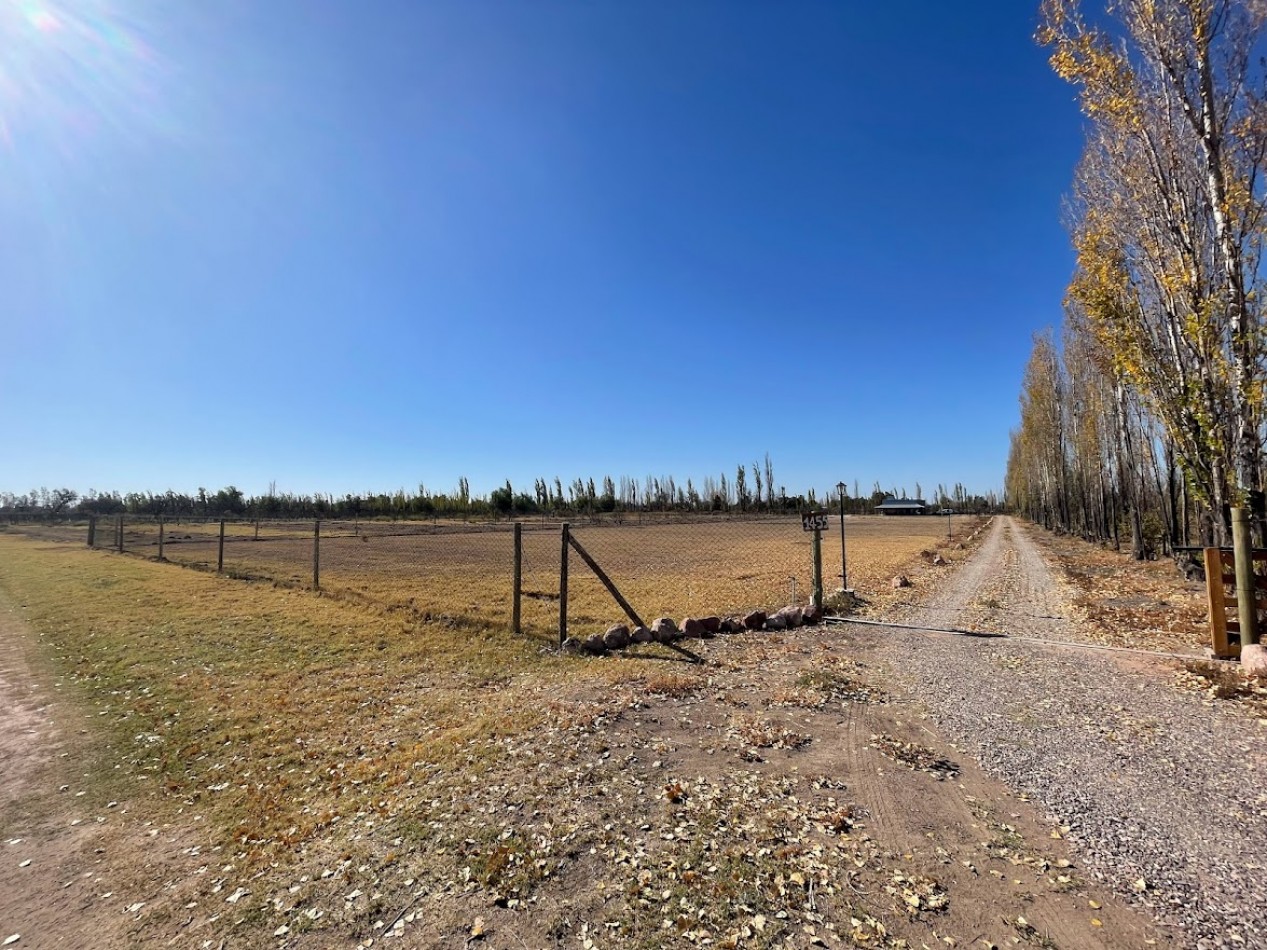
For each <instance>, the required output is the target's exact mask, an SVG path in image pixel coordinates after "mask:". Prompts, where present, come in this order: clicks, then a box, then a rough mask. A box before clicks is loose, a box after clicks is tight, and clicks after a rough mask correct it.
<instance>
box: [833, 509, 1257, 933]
mask: <svg viewBox="0 0 1267 950" xmlns="http://www.w3.org/2000/svg"><path fill="white" fill-rule="evenodd" d="M1068 615H1069V610H1068V606H1067V600H1066V598H1065V596H1064V594H1063V592H1062V589H1061V587H1060V585H1059V584H1058V583H1057V582H1056V580H1055V578H1054V577H1053V576H1052V572H1051V570H1050V569H1049V568H1048V566H1047V564H1046V563H1045V561H1044V560H1043V558H1042V556H1041V555H1040V554H1039V553H1038V551H1037V549H1036V548H1035V546H1034V544H1033V542H1032V541H1030V540H1029V539H1028V538H1027V537H1026V535H1025V534H1024V532H1023V531H1021V530H1020V529H1019V528H1018V527H1017V526H1016V525H1015V524H1014V523H1013V522H1012V520H1011V519H1010V518H999V519H996V521H995V524H994V526H993V527H992V529H991V532H990V535H989V536H988V538H987V539H986V541H985V543H984V544H983V545H982V547H981V549H980V550H979V551H978V552H977V554H976V555H975V556H974V557H973V558H972V559H971V561H970V562H969V563H968V564H967V565H965V566H964V568H963V569H962V570H961V571H960V572H959V573H958V574H957V575H956V576H955V577H954V578H952V579H950V580H949V581H948V582H947V583H946V585H945V586H944V587H943V589H941V590H939V591H938V592H937V594H936V595H934V596H933V598H932V599H931V601H930V602H929V603H928V604H926V605H924V606H923V607H922V608H920V609H915V610H909V611H907V612H906V614H905V615H904V616H900V617H896V618H893V619H898V620H901V621H902V622H905V623H916V624H924V625H928V626H943V627H945V626H956V627H962V628H972V629H986V630H995V631H998V632H1008V633H1015V634H1021V635H1025V636H1030V637H1043V638H1046V639H1051V640H1065V641H1068V640H1074V639H1076V636H1075V632H1076V631H1075V630H1074V627H1073V625H1074V621H1072V620H1070V619H1067V618H1068ZM853 632H854V635H855V636H857V637H858V638H859V640H863V641H865V642H866V643H868V644H870V645H872V646H873V647H874V649H876V650H877V651H878V655H879V656H880V657H881V658H883V661H884V662H885V664H886V665H887V666H889V667H890V668H891V669H893V670H894V671H895V672H896V674H897V675H898V676H899V678H901V679H904V680H906V681H907V685H909V686H910V687H911V688H912V689H913V690H914V691H915V692H916V694H917V695H919V696H920V697H921V699H922V700H923V701H924V702H925V703H926V705H927V706H928V708H929V712H930V714H931V715H932V718H933V719H934V720H935V721H936V722H937V723H938V725H939V726H940V727H941V729H942V730H943V731H944V732H945V733H946V734H947V735H948V736H949V737H951V738H953V739H954V740H955V741H956V742H957V743H958V744H959V745H960V746H961V747H962V748H964V749H965V750H967V751H969V752H971V753H972V754H974V755H976V757H977V758H978V759H979V760H980V762H981V764H982V765H983V766H984V767H985V769H986V770H987V771H988V772H991V773H993V774H995V775H997V776H998V777H1000V778H1002V779H1003V780H1004V781H1006V782H1007V783H1008V784H1009V785H1011V786H1012V787H1013V788H1015V789H1016V790H1017V791H1019V792H1021V793H1022V794H1024V795H1026V796H1028V797H1029V798H1030V799H1032V800H1033V801H1035V802H1037V803H1039V804H1041V805H1042V806H1044V807H1045V808H1046V809H1047V810H1048V811H1049V812H1050V814H1051V816H1052V817H1053V818H1054V819H1055V820H1056V821H1057V822H1058V823H1059V824H1060V825H1061V826H1062V827H1063V829H1064V834H1065V836H1066V837H1068V838H1070V839H1071V840H1072V841H1073V842H1074V844H1075V845H1076V846H1078V847H1079V848H1080V849H1081V850H1082V852H1083V855H1082V865H1083V867H1085V868H1086V869H1087V870H1088V871H1089V872H1090V873H1092V874H1093V875H1095V876H1096V877H1098V878H1099V879H1101V880H1102V881H1104V882H1106V883H1107V884H1109V885H1110V886H1111V887H1112V888H1113V889H1115V890H1117V891H1119V892H1120V893H1122V894H1124V895H1127V896H1128V897H1130V898H1131V899H1132V900H1133V901H1135V902H1136V903H1138V904H1141V905H1143V906H1145V907H1147V908H1149V909H1150V911H1151V912H1152V913H1153V915H1154V916H1155V917H1156V919H1157V920H1158V921H1159V922H1160V923H1162V924H1164V925H1166V926H1168V927H1171V928H1174V930H1175V932H1176V941H1177V943H1178V944H1180V945H1183V946H1193V947H1198V948H1210V947H1224V946H1228V947H1231V946H1267V905H1265V904H1264V902H1263V901H1262V898H1261V886H1260V881H1261V877H1262V871H1263V867H1264V864H1265V863H1267V818H1265V817H1264V813H1263V806H1264V804H1267V782H1265V781H1264V780H1265V779H1267V767H1265V766H1267V729H1265V728H1264V726H1263V724H1262V722H1260V721H1259V720H1256V719H1254V718H1251V717H1249V716H1247V715H1245V714H1244V713H1243V712H1238V711H1236V710H1232V709H1227V708H1220V707H1219V706H1218V705H1217V704H1214V703H1211V702H1210V701H1208V700H1205V699H1203V698H1202V697H1201V696H1200V695H1198V694H1193V693H1185V692H1181V691H1178V690H1176V689H1175V688H1174V687H1173V686H1172V685H1171V682H1170V680H1171V676H1172V674H1173V671H1174V669H1175V668H1176V666H1175V664H1174V663H1173V662H1169V661H1164V660H1152V659H1141V658H1140V657H1137V656H1124V655H1121V654H1114V655H1108V654H1104V653H1102V652H1097V651H1084V650H1078V649H1074V648H1070V647H1058V646H1054V645H1053V646H1047V645H1044V644H1034V643H1031V642H1021V641H1012V640H1007V639H978V638H970V637H960V636H950V635H946V634H936V633H923V632H911V631H906V632H900V631H888V630H876V629H875V628H854V630H853Z"/></svg>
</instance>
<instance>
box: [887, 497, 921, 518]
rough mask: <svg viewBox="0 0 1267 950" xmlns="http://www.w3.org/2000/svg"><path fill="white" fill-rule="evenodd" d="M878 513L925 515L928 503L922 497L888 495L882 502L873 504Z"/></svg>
mask: <svg viewBox="0 0 1267 950" xmlns="http://www.w3.org/2000/svg"><path fill="white" fill-rule="evenodd" d="M875 511H876V514H879V515H925V514H928V504H927V503H926V502H925V501H924V499H923V498H894V497H893V496H892V495H889V496H888V497H887V498H885V499H884V501H883V502H881V503H880V504H878V505H876V506H875Z"/></svg>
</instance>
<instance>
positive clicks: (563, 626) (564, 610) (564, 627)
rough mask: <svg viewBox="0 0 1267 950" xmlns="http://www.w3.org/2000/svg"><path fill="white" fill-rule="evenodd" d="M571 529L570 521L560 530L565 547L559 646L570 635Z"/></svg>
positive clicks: (560, 572)
mask: <svg viewBox="0 0 1267 950" xmlns="http://www.w3.org/2000/svg"><path fill="white" fill-rule="evenodd" d="M570 532H571V529H570V527H569V525H568V523H567V522H566V521H565V522H564V523H563V530H562V531H561V532H560V534H561V537H562V541H563V549H562V553H561V554H560V555H559V646H560V647H562V646H563V641H564V640H566V639H567V637H568V546H569V545H568V535H569V534H570Z"/></svg>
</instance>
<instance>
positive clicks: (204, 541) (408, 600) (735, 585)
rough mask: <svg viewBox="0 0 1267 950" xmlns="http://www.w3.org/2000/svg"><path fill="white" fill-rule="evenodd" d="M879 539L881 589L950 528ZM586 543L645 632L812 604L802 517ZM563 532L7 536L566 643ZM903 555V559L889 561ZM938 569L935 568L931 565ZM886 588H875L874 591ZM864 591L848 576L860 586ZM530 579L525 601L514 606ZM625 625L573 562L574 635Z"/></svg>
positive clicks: (680, 527) (245, 530) (871, 542)
mask: <svg viewBox="0 0 1267 950" xmlns="http://www.w3.org/2000/svg"><path fill="white" fill-rule="evenodd" d="M847 520H848V521H849V522H850V524H851V525H852V527H851V528H850V530H851V532H853V533H854V535H855V537H857V536H858V534H859V533H861V535H862V536H863V538H864V539H865V541H864V543H865V551H866V555H865V557H864V558H863V559H861V560H862V563H861V564H860V565H858V566H859V567H861V570H862V573H863V574H864V575H868V576H865V577H864V578H860V579H863V580H864V582H866V583H867V584H868V585H869V586H870V585H873V584H877V583H881V582H884V581H886V580H887V578H884V577H883V575H882V573H881V572H884V571H888V570H890V568H891V566H892V565H896V564H897V563H899V562H900V561H902V560H903V559H905V558H907V557H909V556H910V555H911V554H913V553H915V550H917V549H918V547H919V546H921V545H923V544H926V543H931V541H932V540H933V539H934V538H935V537H937V536H938V535H939V532H943V531H946V530H947V529H948V528H949V526H950V525H949V520H948V519H932V518H878V517H876V518H858V519H854V518H852V517H851V518H849V519H847ZM567 523H568V524H569V530H570V532H571V535H572V537H573V538H574V539H575V541H576V542H577V543H579V544H580V545H581V546H582V548H583V549H584V550H585V551H586V552H587V553H588V554H589V556H590V557H592V558H593V560H594V561H595V562H596V563H597V564H598V565H599V567H600V568H601V570H602V571H603V572H604V573H606V574H607V576H608V577H609V578H610V580H611V581H612V583H613V584H614V585H615V586H616V587H617V588H618V589H619V590H620V592H621V593H622V594H623V596H624V597H625V599H626V600H627V601H628V602H629V604H630V605H631V606H632V607H633V609H634V610H635V611H636V612H637V613H638V614H639V615H640V616H641V617H642V619H643V620H644V621H645V622H647V623H651V622H652V621H653V620H654V619H656V618H657V617H661V616H667V617H671V618H673V619H674V620H676V621H678V622H680V621H681V620H682V619H683V618H685V617H688V616H694V617H705V616H710V615H718V616H725V615H728V614H740V613H744V612H746V611H749V610H771V609H773V608H777V607H781V606H785V605H788V604H807V603H808V602H809V600H810V597H811V594H812V584H813V579H812V578H813V565H812V556H811V539H812V534H811V533H810V532H806V531H803V530H802V526H801V522H800V519H799V518H798V517H797V516H796V515H787V514H784V515H762V516H751V515H749V516H746V517H736V516H734V515H728V514H720V513H719V514H711V515H710V514H696V515H684V514H676V513H675V514H667V515H652V514H650V513H643V514H637V513H634V514H616V515H608V516H602V517H592V518H584V519H581V518H573V519H570V520H569V521H568V522H567ZM563 524H564V522H562V521H558V520H547V519H533V520H524V521H522V522H521V523H519V524H518V525H516V524H515V523H512V522H509V521H501V522H480V521H463V520H461V519H432V520H400V521H387V520H365V521H319V522H314V521H270V520H246V519H228V520H224V521H220V520H211V519H200V518H195V519H179V520H177V519H167V520H164V519H159V518H147V517H142V516H137V515H122V516H119V515H114V516H100V517H97V518H94V519H90V520H83V519H79V520H63V521H58V522H39V521H32V522H30V523H26V524H16V523H15V524H13V525H11V526H9V527H11V528H14V529H16V530H20V531H21V532H22V533H24V534H28V535H31V536H35V537H38V538H41V539H44V540H48V541H64V542H77V543H79V544H83V543H84V542H85V540H87V541H88V543H89V544H90V545H91V546H93V547H95V548H98V549H102V550H112V551H118V552H123V553H128V554H133V555H139V556H143V557H149V558H156V559H162V560H165V561H167V562H170V563H173V564H179V565H183V566H186V567H192V568H197V569H202V570H208V571H221V572H223V573H224V574H226V575H227V576H231V577H238V578H242V579H249V580H264V581H271V582H275V583H278V584H282V585H286V586H293V587H298V588H306V589H319V590H321V591H324V592H328V593H331V594H335V595H338V596H343V597H346V598H349V599H354V600H357V599H359V600H363V601H366V602H372V603H377V604H383V605H387V606H389V607H392V608H397V609H403V610H408V611H411V612H413V613H416V614H417V615H418V616H420V617H421V618H423V619H427V620H441V621H453V622H457V623H463V622H465V623H472V624H477V625H493V626H503V627H509V628H513V629H518V630H520V631H522V632H523V633H526V634H529V635H533V636H536V637H540V638H541V639H543V640H548V641H551V642H557V640H558V635H559V630H560V597H559V590H560V572H561V567H562V563H563V551H564V541H563V531H562V528H563ZM835 525H836V521H835V518H834V517H833V518H832V519H831V522H830V527H829V528H828V530H827V531H825V532H824V540H823V586H824V588H825V592H826V593H827V594H828V595H830V594H831V592H832V591H833V590H834V589H835V588H837V587H839V586H841V583H840V582H841V573H842V567H843V566H844V565H842V563H841V562H842V557H841V550H840V544H839V542H838V541H837V539H836V536H835ZM887 546H892V548H893V549H892V550H891V551H889V550H886V547H887ZM926 553H927V552H926ZM873 573H874V574H876V576H875V577H871V576H869V575H870V574H873ZM855 578H858V573H857V568H856V567H850V568H849V579H850V581H851V583H850V586H854V585H853V581H854V580H855ZM516 579H518V596H516ZM625 619H626V618H625V614H624V611H623V610H622V609H621V607H620V606H619V605H618V604H617V602H616V600H615V599H614V598H613V596H612V594H611V593H610V592H609V591H608V590H607V589H606V587H605V586H604V585H603V583H602V582H601V581H600V580H599V578H598V577H597V576H596V575H595V574H594V572H593V571H592V570H590V568H589V567H588V566H587V565H586V564H585V562H584V560H583V559H582V558H581V557H580V556H579V555H578V553H577V552H576V551H575V550H573V551H571V552H570V554H569V583H568V616H567V629H568V632H569V633H571V634H572V635H574V636H580V637H583V636H586V635H588V634H591V633H596V632H601V631H602V630H603V629H605V628H606V627H607V626H608V625H610V624H613V623H617V622H624V621H625Z"/></svg>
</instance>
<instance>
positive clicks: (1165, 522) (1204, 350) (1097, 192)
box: [1005, 0, 1267, 558]
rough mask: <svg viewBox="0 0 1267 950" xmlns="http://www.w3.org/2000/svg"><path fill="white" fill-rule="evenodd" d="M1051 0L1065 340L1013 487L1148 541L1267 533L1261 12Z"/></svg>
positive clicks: (1204, 0)
mask: <svg viewBox="0 0 1267 950" xmlns="http://www.w3.org/2000/svg"><path fill="white" fill-rule="evenodd" d="M1082 7H1083V4H1082V3H1080V2H1079V0H1045V2H1044V3H1043V6H1042V24H1041V26H1040V29H1039V34H1038V39H1039V41H1040V42H1041V43H1044V44H1045V45H1047V46H1048V48H1049V49H1050V50H1051V63H1052V66H1053V68H1054V70H1055V71H1056V73H1057V74H1058V75H1059V76H1061V77H1062V78H1064V79H1065V80H1067V81H1069V82H1070V83H1072V84H1073V85H1074V86H1075V87H1076V89H1077V92H1078V98H1079V102H1080V104H1081V107H1082V111H1083V113H1084V115H1085V116H1086V120H1087V121H1086V124H1085V128H1086V141H1085V144H1084V149H1083V154H1082V157H1081V160H1080V162H1079V164H1078V167H1077V171H1076V173H1075V180H1074V186H1073V193H1072V196H1071V198H1070V201H1069V207H1068V210H1069V219H1070V224H1071V232H1072V238H1073V245H1074V249H1075V252H1076V267H1075V271H1074V275H1073V278H1072V281H1071V282H1070V284H1069V288H1068V291H1067V293H1066V297H1065V307H1064V310H1065V312H1064V323H1063V329H1062V333H1061V335H1060V340H1059V343H1060V344H1061V345H1057V342H1058V341H1057V340H1055V339H1053V338H1052V337H1051V336H1050V335H1044V336H1040V337H1038V338H1037V339H1036V340H1035V344H1034V349H1033V353H1032V355H1031V357H1030V361H1029V364H1028V366H1027V367H1026V371H1025V376H1024V380H1023V383H1022V391H1021V422H1020V427H1019V428H1018V429H1017V430H1016V431H1014V432H1013V433H1012V440H1011V447H1010V454H1009V459H1008V469H1007V476H1006V485H1005V492H1006V496H1007V499H1008V501H1009V503H1010V504H1011V505H1013V506H1014V507H1015V508H1016V509H1018V510H1019V511H1021V512H1022V513H1024V514H1026V515H1028V516H1029V517H1031V518H1033V519H1035V520H1037V521H1041V522H1042V523H1043V524H1045V525H1048V526H1049V527H1052V528H1054V529H1056V530H1060V531H1069V532H1075V533H1078V534H1081V535H1083V536H1085V537H1088V538H1094V539H1100V540H1106V539H1107V540H1111V541H1113V542H1114V543H1117V544H1119V545H1121V544H1124V543H1129V545H1130V548H1131V551H1132V553H1133V554H1134V555H1135V556H1136V557H1141V558H1142V557H1146V556H1149V555H1150V554H1152V553H1153V552H1154V551H1158V550H1161V551H1164V550H1166V549H1169V548H1174V547H1177V546H1180V545H1187V544H1190V543H1192V542H1193V541H1194V540H1199V541H1200V543H1202V544H1211V543H1214V544H1226V543H1228V541H1229V538H1230V533H1231V522H1230V508H1231V507H1232V506H1238V505H1239V506H1248V507H1249V508H1251V509H1252V511H1253V512H1254V513H1255V514H1256V516H1257V517H1256V521H1255V524H1256V533H1257V535H1258V538H1259V540H1258V543H1259V544H1261V543H1262V535H1263V518H1264V510H1263V509H1264V506H1263V492H1262V489H1263V475H1264V466H1263V440H1264V432H1263V396H1264V382H1265V377H1264V353H1265V352H1267V349H1265V346H1264V344H1265V342H1267V340H1265V336H1264V314H1263V291H1264V289H1265V288H1264V286H1263V284H1264V275H1263V273H1262V269H1261V267H1260V262H1261V258H1262V248H1263V241H1264V235H1265V234H1267V224H1265V223H1267V189H1265V188H1264V185H1263V181H1262V175H1261V171H1262V169H1263V168H1264V159H1267V110H1265V109H1264V105H1263V103H1264V92H1267V70H1265V68H1264V65H1263V63H1262V61H1261V59H1260V58H1259V57H1258V54H1257V47H1258V46H1259V44H1260V43H1261V41H1262V40H1263V38H1264V37H1263V30H1264V21H1265V18H1267V11H1265V9H1264V7H1263V5H1261V4H1258V3H1256V2H1254V3H1252V2H1246V0H1120V2H1115V3H1112V4H1110V5H1109V8H1108V9H1107V10H1103V11H1101V10H1097V11H1094V13H1093V14H1092V15H1090V16H1087V15H1084V11H1083V9H1082Z"/></svg>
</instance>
